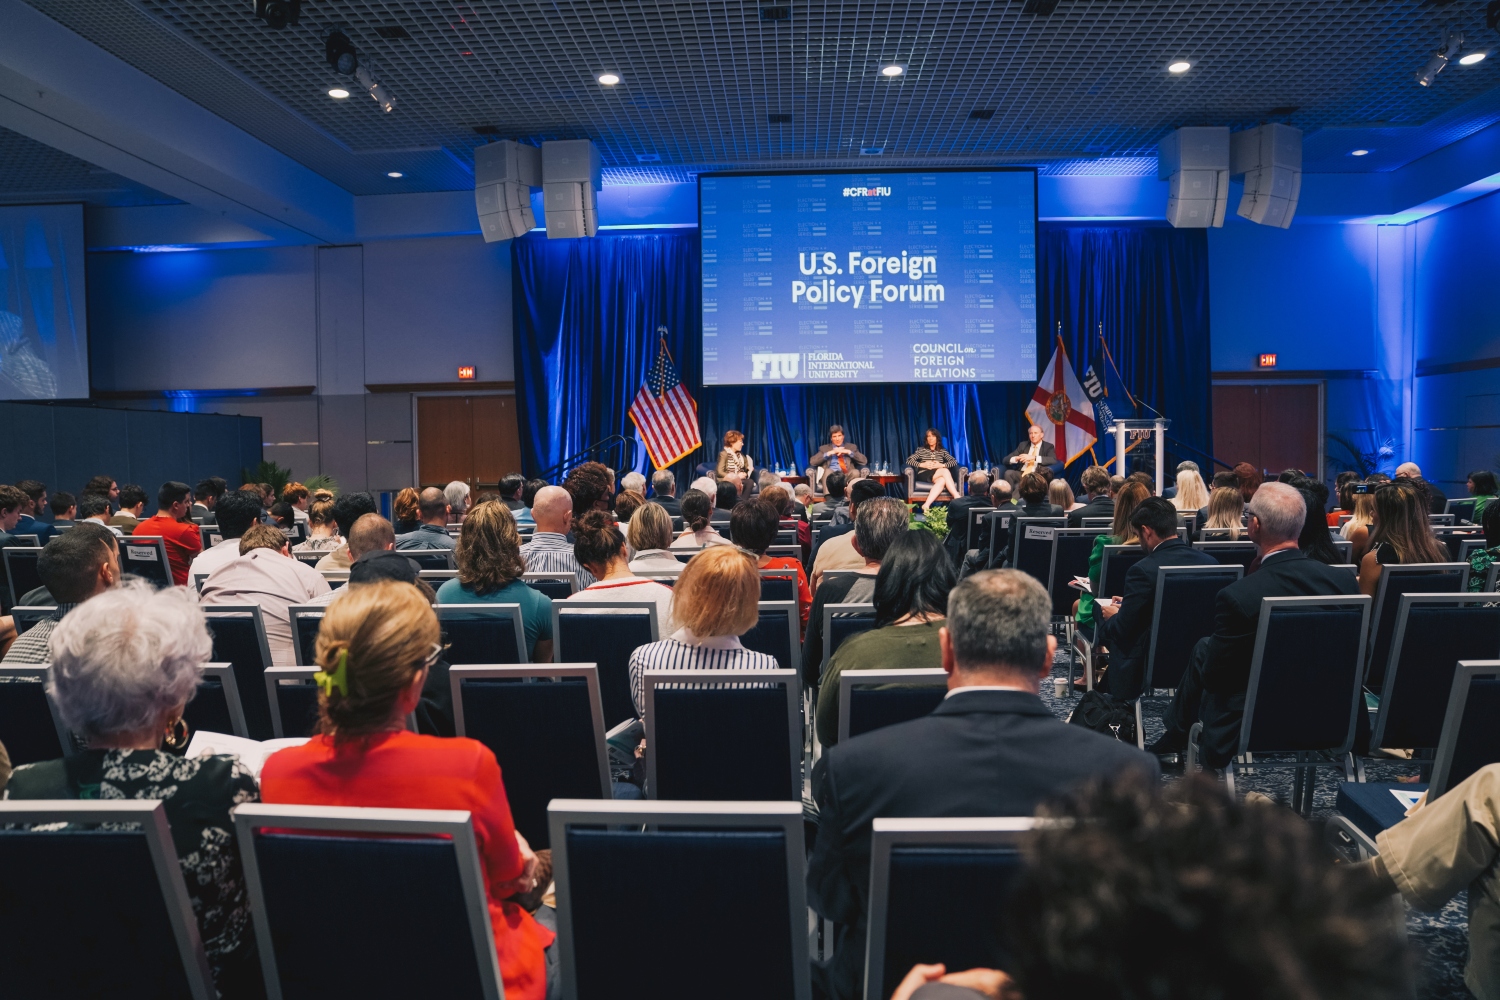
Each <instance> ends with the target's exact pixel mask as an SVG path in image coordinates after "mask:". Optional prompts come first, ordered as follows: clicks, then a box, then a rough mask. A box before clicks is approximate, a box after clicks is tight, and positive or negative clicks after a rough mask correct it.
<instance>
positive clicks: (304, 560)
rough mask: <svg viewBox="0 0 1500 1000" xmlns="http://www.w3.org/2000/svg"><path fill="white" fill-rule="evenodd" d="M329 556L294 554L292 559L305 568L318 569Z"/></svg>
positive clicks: (322, 554) (319, 553) (312, 553)
mask: <svg viewBox="0 0 1500 1000" xmlns="http://www.w3.org/2000/svg"><path fill="white" fill-rule="evenodd" d="M327 554H328V553H327V552H293V553H292V558H293V559H295V560H297V561H298V562H299V563H301V564H302V565H304V566H307V567H310V568H316V567H317V565H318V563H320V562H322V561H323V557H324V556H326V555H327Z"/></svg>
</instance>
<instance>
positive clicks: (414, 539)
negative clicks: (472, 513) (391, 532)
mask: <svg viewBox="0 0 1500 1000" xmlns="http://www.w3.org/2000/svg"><path fill="white" fill-rule="evenodd" d="M418 499H419V506H418V508H417V510H418V513H419V514H420V515H421V518H422V523H421V524H419V525H417V530H416V531H412V532H409V533H407V534H405V535H397V536H396V549H397V551H401V550H404V549H452V548H453V547H455V546H456V545H457V544H458V543H457V542H455V541H454V540H453V536H452V535H450V534H448V525H449V524H450V523H452V521H453V519H454V512H453V506H452V504H450V503H449V502H448V496H447V494H445V493H444V492H443V491H442V490H440V489H438V488H437V487H436V486H429V487H427V489H425V490H423V491H422V493H421V496H420V497H419V498H418ZM464 499H465V500H467V494H466V495H465V498H464Z"/></svg>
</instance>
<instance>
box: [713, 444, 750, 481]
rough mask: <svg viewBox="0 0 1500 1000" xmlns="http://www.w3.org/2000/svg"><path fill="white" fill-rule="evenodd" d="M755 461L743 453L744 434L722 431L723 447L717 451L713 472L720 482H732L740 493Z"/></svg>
mask: <svg viewBox="0 0 1500 1000" xmlns="http://www.w3.org/2000/svg"><path fill="white" fill-rule="evenodd" d="M754 467H755V463H754V462H753V461H751V459H750V456H749V455H746V454H745V435H743V434H741V433H740V432H739V431H725V432H724V447H723V449H721V450H720V452H719V465H718V468H717V469H715V471H714V474H715V475H716V476H717V477H718V479H719V481H720V482H726V483H734V485H735V488H737V489H738V490H739V491H740V492H741V493H743V492H745V485H746V484H747V483H748V482H749V479H750V472H751V470H752V469H754Z"/></svg>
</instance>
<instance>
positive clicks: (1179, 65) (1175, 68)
mask: <svg viewBox="0 0 1500 1000" xmlns="http://www.w3.org/2000/svg"><path fill="white" fill-rule="evenodd" d="M1192 68H1193V64H1192V63H1190V62H1188V61H1187V60H1186V59H1179V60H1177V61H1176V62H1170V63H1167V72H1168V73H1186V72H1187V71H1188V70H1190V69H1192Z"/></svg>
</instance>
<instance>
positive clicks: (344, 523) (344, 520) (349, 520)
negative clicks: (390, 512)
mask: <svg viewBox="0 0 1500 1000" xmlns="http://www.w3.org/2000/svg"><path fill="white" fill-rule="evenodd" d="M379 509H380V508H379V507H377V506H375V498H374V497H372V496H370V494H368V493H341V494H339V497H338V499H337V500H335V501H334V502H333V520H334V522H335V523H336V524H337V525H338V526H339V534H340V535H342V536H344V538H345V539H346V541H345V543H344V544H343V545H340V546H339V547H338V548H336V549H334V550H333V551H332V552H330V553H328V554H327V555H326V556H324V557H323V558H322V559H319V560H318V564H317V566H315V567H314V568H315V569H316V570H317V571H318V572H319V573H321V572H323V571H324V570H330V569H348V568H349V566H350V564H351V563H352V562H353V561H354V558H355V557H354V555H352V554H351V553H350V548H351V546H352V545H353V541H354V539H353V535H351V534H350V532H352V531H353V530H354V522H355V521H358V520H359V519H360V518H362V517H364V516H365V515H366V514H374V513H375V512H376V511H378V510H379ZM382 520H384V518H382Z"/></svg>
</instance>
